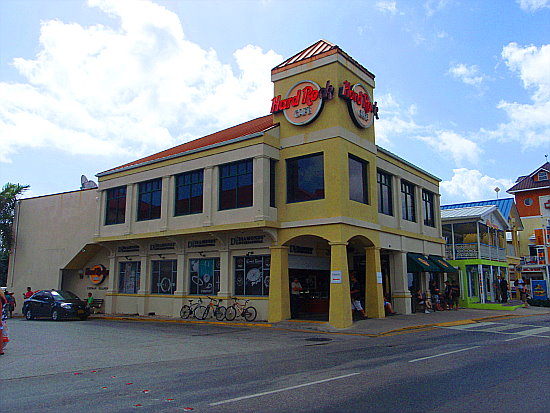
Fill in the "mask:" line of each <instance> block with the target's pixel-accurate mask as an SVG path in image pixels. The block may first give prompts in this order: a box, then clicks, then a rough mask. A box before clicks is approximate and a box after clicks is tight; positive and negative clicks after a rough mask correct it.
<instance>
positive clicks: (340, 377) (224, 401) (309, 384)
mask: <svg viewBox="0 0 550 413" xmlns="http://www.w3.org/2000/svg"><path fill="white" fill-rule="evenodd" d="M358 374H361V373H350V374H345V375H343V376H338V377H332V378H330V379H324V380H317V381H312V382H310V383H304V384H298V385H297V386H291V387H285V388H283V389H278V390H271V391H264V392H262V393H256V394H250V395H248V396H241V397H235V398H234V399H228V400H222V401H221V402H215V403H210V406H218V405H220V404H225V403H232V402H237V401H239V400H246V399H252V398H254V397H260V396H265V395H268V394H273V393H280V392H283V391H288V390H294V389H299V388H300V387H306V386H313V385H315V384H320V383H326V382H328V381H333V380H340V379H345V378H346V377H351V376H356V375H358Z"/></svg>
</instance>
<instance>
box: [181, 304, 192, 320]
mask: <svg viewBox="0 0 550 413" xmlns="http://www.w3.org/2000/svg"><path fill="white" fill-rule="evenodd" d="M190 315H191V307H189V306H188V305H184V306H183V307H181V310H180V317H181V318H189V316H190Z"/></svg>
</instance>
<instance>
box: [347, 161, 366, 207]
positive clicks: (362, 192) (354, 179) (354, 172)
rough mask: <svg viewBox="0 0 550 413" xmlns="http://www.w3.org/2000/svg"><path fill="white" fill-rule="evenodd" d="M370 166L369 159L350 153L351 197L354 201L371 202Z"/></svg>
mask: <svg viewBox="0 0 550 413" xmlns="http://www.w3.org/2000/svg"><path fill="white" fill-rule="evenodd" d="M368 167H369V163H368V162H367V161H365V160H363V159H360V158H358V157H356V156H353V155H348V169H349V199H351V200H352V201H357V202H361V203H363V204H368V203H369V181H368V175H367V171H368Z"/></svg>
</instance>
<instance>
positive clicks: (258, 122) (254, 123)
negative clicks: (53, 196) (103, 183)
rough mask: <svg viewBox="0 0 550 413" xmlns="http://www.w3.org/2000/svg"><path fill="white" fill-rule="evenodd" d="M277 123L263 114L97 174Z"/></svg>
mask: <svg viewBox="0 0 550 413" xmlns="http://www.w3.org/2000/svg"><path fill="white" fill-rule="evenodd" d="M277 125H278V124H275V123H273V115H267V116H262V117H261V118H257V119H253V120H250V121H248V122H244V123H241V124H239V125H236V126H232V127H230V128H227V129H224V130H221V131H219V132H215V133H212V134H211V135H206V136H204V137H202V138H198V139H195V140H192V141H190V142H186V143H184V144H181V145H178V146H175V147H173V148H170V149H166V150H165V151H162V152H158V153H155V154H153V155H150V156H147V157H145V158H141V159H138V160H135V161H132V162H129V163H127V164H124V165H121V166H117V167H116V168H112V169H108V170H107V171H104V172H100V173H98V174H97V175H96V176H103V175H109V174H111V173H116V172H119V171H120V170H122V169H127V168H130V167H137V166H139V165H142V164H145V163H151V162H155V161H161V160H163V159H165V158H168V157H174V156H177V155H180V154H184V153H185V152H188V151H192V150H195V149H200V148H205V147H207V146H210V145H215V144H218V143H222V142H227V141H230V140H232V139H237V138H241V137H244V136H248V135H252V134H255V133H260V132H265V131H267V130H268V129H271V128H273V127H274V126H277Z"/></svg>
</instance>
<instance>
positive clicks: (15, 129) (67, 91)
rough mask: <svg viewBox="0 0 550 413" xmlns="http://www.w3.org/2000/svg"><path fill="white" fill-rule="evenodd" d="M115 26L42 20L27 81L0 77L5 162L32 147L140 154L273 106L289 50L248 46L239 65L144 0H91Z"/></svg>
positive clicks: (0, 154) (20, 62) (24, 71)
mask: <svg viewBox="0 0 550 413" xmlns="http://www.w3.org/2000/svg"><path fill="white" fill-rule="evenodd" d="M88 5H89V6H90V7H97V8H99V9H100V10H101V11H102V12H104V13H106V14H108V15H109V16H111V17H113V18H114V19H113V26H112V27H108V26H105V25H93V26H87V27H84V26H81V25H79V24H76V23H64V22H61V21H58V20H51V21H45V22H43V23H42V26H41V32H40V51H39V53H38V54H37V55H36V57H35V58H34V59H22V58H17V59H14V62H13V64H14V66H15V68H16V69H17V70H18V71H19V72H20V74H21V75H22V76H24V77H25V78H26V79H27V82H26V83H0V146H1V147H2V151H0V162H9V161H10V159H11V157H12V156H13V155H14V154H15V153H17V152H18V151H21V150H24V149H25V148H29V147H32V148H41V147H55V148H57V149H59V150H63V151H67V152H69V153H73V154H84V153H85V154H104V155H108V154H130V153H131V154H132V155H135V156H140V155H143V154H145V153H150V152H152V151H155V150H161V149H165V148H166V147H169V146H172V145H176V144H180V143H182V142H184V141H187V140H189V139H190V138H195V137H199V136H202V135H204V134H207V133H211V132H212V131H215V130H218V129H220V128H223V127H227V126H231V125H234V124H237V123H239V122H242V121H246V120H248V119H251V118H253V117H257V116H262V115H265V114H267V113H269V107H270V101H271V98H272V95H273V86H272V83H271V81H270V78H269V74H270V70H271V68H272V67H274V66H275V65H276V64H277V63H279V62H280V61H282V60H283V59H282V57H281V56H279V55H277V54H276V53H275V52H273V51H268V52H264V51H263V50H262V49H261V48H259V47H256V46H252V45H248V46H246V47H243V48H242V49H240V50H237V51H235V52H234V55H233V56H234V59H235V63H236V67H237V68H238V70H237V71H235V72H234V71H233V70H232V68H231V66H230V64H229V63H222V62H221V61H220V60H219V58H218V57H217V54H216V52H215V51H214V50H204V49H202V48H201V47H200V46H199V45H197V44H195V43H193V42H191V41H189V40H186V39H185V35H184V32H183V28H182V26H181V22H180V20H179V18H178V17H177V15H175V14H174V13H172V12H170V11H168V10H167V9H165V8H164V7H162V6H159V5H157V4H154V3H152V2H150V1H147V0H136V1H131V2H128V1H115V0H89V1H88Z"/></svg>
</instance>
